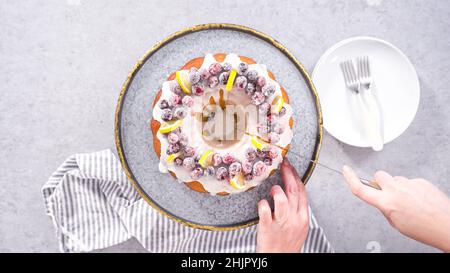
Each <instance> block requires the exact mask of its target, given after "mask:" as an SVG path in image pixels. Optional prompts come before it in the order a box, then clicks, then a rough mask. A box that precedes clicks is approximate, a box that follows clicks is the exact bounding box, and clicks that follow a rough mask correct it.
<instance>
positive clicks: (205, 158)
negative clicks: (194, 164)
mask: <svg viewBox="0 0 450 273" xmlns="http://www.w3.org/2000/svg"><path fill="white" fill-rule="evenodd" d="M212 154H213V151H212V150H207V151H206V152H204V153H203V154H202V156H201V157H200V159H199V160H198V164H200V166H202V167H203V168H206V167H208V165H209V164H210V163H211V157H212Z"/></svg>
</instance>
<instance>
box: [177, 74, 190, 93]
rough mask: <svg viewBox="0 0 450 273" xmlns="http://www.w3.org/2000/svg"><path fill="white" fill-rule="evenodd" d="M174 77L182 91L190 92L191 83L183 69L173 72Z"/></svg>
mask: <svg viewBox="0 0 450 273" xmlns="http://www.w3.org/2000/svg"><path fill="white" fill-rule="evenodd" d="M175 75H176V79H177V82H178V84H179V85H180V87H181V90H183V92H184V93H186V94H190V93H191V83H190V82H189V78H188V75H187V73H186V72H185V71H177V72H176V73H175Z"/></svg>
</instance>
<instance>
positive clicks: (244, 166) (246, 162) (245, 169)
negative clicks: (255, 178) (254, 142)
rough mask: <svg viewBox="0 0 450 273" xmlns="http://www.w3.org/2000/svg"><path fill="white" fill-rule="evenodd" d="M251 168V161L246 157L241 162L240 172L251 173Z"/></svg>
mask: <svg viewBox="0 0 450 273" xmlns="http://www.w3.org/2000/svg"><path fill="white" fill-rule="evenodd" d="M252 170H253V163H252V162H251V161H249V160H248V159H246V160H244V161H243V162H242V172H243V173H245V174H247V173H251V172H252Z"/></svg>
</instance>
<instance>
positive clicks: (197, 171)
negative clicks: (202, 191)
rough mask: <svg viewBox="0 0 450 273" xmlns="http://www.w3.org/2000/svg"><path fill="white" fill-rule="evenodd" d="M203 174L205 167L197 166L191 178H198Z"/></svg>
mask: <svg viewBox="0 0 450 273" xmlns="http://www.w3.org/2000/svg"><path fill="white" fill-rule="evenodd" d="M202 175H203V169H202V168H201V167H195V168H194V169H193V170H192V171H191V178H192V179H198V178H200V177H201V176H202Z"/></svg>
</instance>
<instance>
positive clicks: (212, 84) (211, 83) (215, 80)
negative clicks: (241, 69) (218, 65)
mask: <svg viewBox="0 0 450 273" xmlns="http://www.w3.org/2000/svg"><path fill="white" fill-rule="evenodd" d="M222 74H223V73H222ZM217 85H219V78H217V76H212V77H210V78H209V79H208V86H209V88H214V87H216V86H217Z"/></svg>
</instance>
